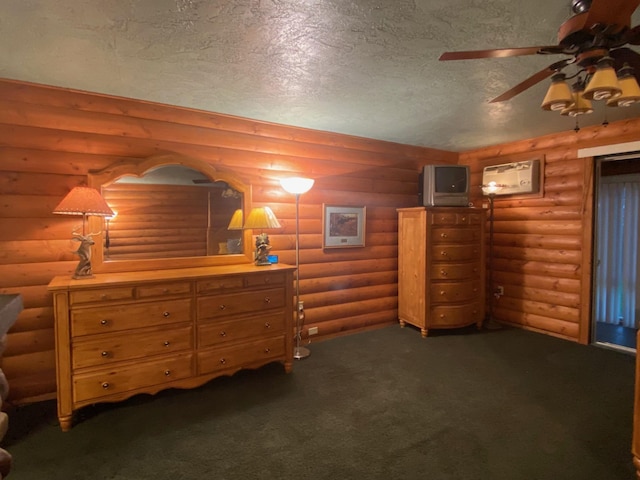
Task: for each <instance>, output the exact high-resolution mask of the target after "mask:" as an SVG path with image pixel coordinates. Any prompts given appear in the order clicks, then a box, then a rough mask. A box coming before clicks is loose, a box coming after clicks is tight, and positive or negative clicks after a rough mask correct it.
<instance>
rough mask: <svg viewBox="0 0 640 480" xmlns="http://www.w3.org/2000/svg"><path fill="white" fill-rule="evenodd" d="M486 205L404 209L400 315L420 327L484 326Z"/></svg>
mask: <svg viewBox="0 0 640 480" xmlns="http://www.w3.org/2000/svg"><path fill="white" fill-rule="evenodd" d="M484 231H485V210H483V209H479V208H460V207H433V208H426V207H415V208H400V209H398V317H399V321H400V325H401V326H405V324H406V323H409V324H411V325H414V326H416V327H419V328H420V331H421V333H422V336H423V337H426V336H427V334H428V332H429V329H432V328H454V327H464V326H467V325H472V324H474V323H475V324H476V325H477V326H478V328H480V327H481V326H482V322H483V320H484V313H485V263H484V262H485V234H484Z"/></svg>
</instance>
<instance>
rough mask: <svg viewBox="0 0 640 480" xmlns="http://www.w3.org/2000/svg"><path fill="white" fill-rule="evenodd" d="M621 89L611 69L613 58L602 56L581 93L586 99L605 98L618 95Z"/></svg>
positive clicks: (614, 72)
mask: <svg viewBox="0 0 640 480" xmlns="http://www.w3.org/2000/svg"><path fill="white" fill-rule="evenodd" d="M621 92H622V89H621V88H620V85H619V84H618V77H617V75H616V71H615V70H614V69H613V58H611V57H603V58H601V59H600V60H599V61H598V65H597V67H596V71H595V73H594V74H593V76H592V77H591V80H589V83H587V87H586V88H585V89H584V93H583V94H582V96H583V98H585V99H587V100H607V99H609V98H614V97H617V96H618V95H620V93H621Z"/></svg>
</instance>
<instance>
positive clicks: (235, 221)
mask: <svg viewBox="0 0 640 480" xmlns="http://www.w3.org/2000/svg"><path fill="white" fill-rule="evenodd" d="M242 217H243V214H242V209H241V208H238V209H237V210H236V211H235V212H233V215H232V216H231V221H230V222H229V226H228V227H227V230H242Z"/></svg>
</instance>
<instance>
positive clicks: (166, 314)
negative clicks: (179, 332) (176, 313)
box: [162, 312, 171, 318]
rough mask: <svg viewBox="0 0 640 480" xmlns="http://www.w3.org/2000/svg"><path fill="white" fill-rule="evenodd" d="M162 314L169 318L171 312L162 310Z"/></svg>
mask: <svg viewBox="0 0 640 480" xmlns="http://www.w3.org/2000/svg"><path fill="white" fill-rule="evenodd" d="M162 316H163V317H164V318H169V317H170V316H171V313H169V312H162Z"/></svg>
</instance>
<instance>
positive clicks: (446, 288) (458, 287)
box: [429, 280, 480, 303]
mask: <svg viewBox="0 0 640 480" xmlns="http://www.w3.org/2000/svg"><path fill="white" fill-rule="evenodd" d="M479 283H480V282H479V281H478V280H476V281H469V282H456V283H433V284H432V285H431V288H430V289H429V293H430V295H431V302H432V303H450V302H464V301H473V300H480V299H479V298H478V296H479V295H480V287H479Z"/></svg>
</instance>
